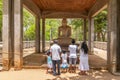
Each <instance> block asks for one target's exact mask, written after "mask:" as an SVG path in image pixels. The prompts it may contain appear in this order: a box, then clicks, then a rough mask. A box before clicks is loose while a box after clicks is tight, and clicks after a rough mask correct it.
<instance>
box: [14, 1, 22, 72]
mask: <svg viewBox="0 0 120 80" xmlns="http://www.w3.org/2000/svg"><path fill="white" fill-rule="evenodd" d="M22 65H23V5H22V0H14V68H15V70H20V69H22Z"/></svg>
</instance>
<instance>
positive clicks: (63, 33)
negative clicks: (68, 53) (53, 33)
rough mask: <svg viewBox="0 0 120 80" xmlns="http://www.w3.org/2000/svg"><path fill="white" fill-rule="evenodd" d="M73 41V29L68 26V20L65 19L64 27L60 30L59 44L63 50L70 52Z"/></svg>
mask: <svg viewBox="0 0 120 80" xmlns="http://www.w3.org/2000/svg"><path fill="white" fill-rule="evenodd" d="M71 40H72V39H71V27H70V26H68V25H67V20H66V18H63V20H62V26H60V27H59V28H58V44H59V45H60V46H61V48H62V49H64V50H68V46H69V44H70V43H71Z"/></svg>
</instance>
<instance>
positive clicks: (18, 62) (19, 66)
mask: <svg viewBox="0 0 120 80" xmlns="http://www.w3.org/2000/svg"><path fill="white" fill-rule="evenodd" d="M22 65H23V61H22V59H21V60H16V61H14V70H21V69H22Z"/></svg>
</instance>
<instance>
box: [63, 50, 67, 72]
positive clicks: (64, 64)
mask: <svg viewBox="0 0 120 80" xmlns="http://www.w3.org/2000/svg"><path fill="white" fill-rule="evenodd" d="M61 57H62V64H61V68H62V72H67V68H68V63H67V52H66V51H65V50H63V51H62V54H61Z"/></svg>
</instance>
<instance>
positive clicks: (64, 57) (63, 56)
mask: <svg viewBox="0 0 120 80" xmlns="http://www.w3.org/2000/svg"><path fill="white" fill-rule="evenodd" d="M61 57H62V63H67V54H61Z"/></svg>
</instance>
